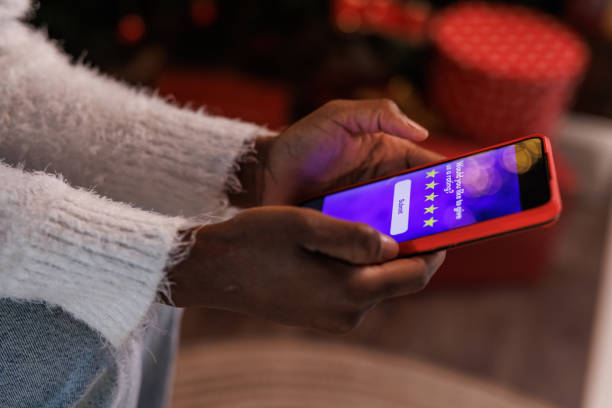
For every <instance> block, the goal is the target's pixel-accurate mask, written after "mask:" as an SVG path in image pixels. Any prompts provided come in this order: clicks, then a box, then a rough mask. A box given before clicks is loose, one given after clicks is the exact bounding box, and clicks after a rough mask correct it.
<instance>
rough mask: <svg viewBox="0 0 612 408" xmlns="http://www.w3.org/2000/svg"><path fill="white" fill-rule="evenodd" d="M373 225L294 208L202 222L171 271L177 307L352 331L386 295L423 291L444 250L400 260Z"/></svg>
mask: <svg viewBox="0 0 612 408" xmlns="http://www.w3.org/2000/svg"><path fill="white" fill-rule="evenodd" d="M397 253H398V245H397V243H396V242H395V241H394V240H393V239H391V238H389V237H387V236H385V235H383V234H380V233H379V232H378V231H376V230H375V229H373V228H371V227H369V226H367V225H365V224H359V223H352V222H347V221H342V220H338V219H335V218H331V217H328V216H326V215H323V214H322V213H320V212H318V211H314V210H311V209H306V208H298V207H288V206H279V207H276V206H266V207H260V208H255V209H250V210H245V211H243V212H241V213H240V214H238V215H237V216H235V217H234V218H232V219H230V220H228V221H225V222H221V223H218V224H212V225H207V226H204V227H201V228H200V229H199V230H198V231H197V234H196V243H195V245H194V247H193V249H192V251H191V254H190V257H189V258H188V259H187V260H186V261H184V262H182V263H181V264H179V265H178V266H177V267H176V268H174V269H173V270H172V271H170V276H169V278H170V280H171V281H172V282H173V286H172V293H171V295H172V300H173V302H174V304H175V305H176V306H181V307H184V306H206V307H214V308H222V309H228V310H233V311H236V312H242V313H247V314H251V315H257V316H260V317H263V318H266V319H270V320H274V321H276V322H279V323H285V324H290V325H297V326H303V327H313V328H319V329H324V330H327V331H331V332H346V331H348V330H350V329H352V328H353V327H355V326H356V325H357V324H358V323H359V321H360V320H361V319H362V318H363V316H364V314H365V313H366V312H367V311H368V310H370V309H371V308H372V307H373V306H375V305H376V304H377V303H378V302H380V301H381V300H383V299H385V298H388V297H391V296H399V295H403V294H407V293H412V292H416V291H418V290H420V289H422V288H423V287H424V286H425V285H426V284H427V282H428V280H429V278H430V277H431V276H432V274H433V273H434V271H435V270H436V269H437V268H438V267H439V266H440V264H441V263H442V261H443V260H444V253H436V254H433V255H426V256H420V257H413V258H406V259H396V260H393V259H394V258H395V257H396V256H397Z"/></svg>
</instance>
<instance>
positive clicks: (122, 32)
mask: <svg viewBox="0 0 612 408" xmlns="http://www.w3.org/2000/svg"><path fill="white" fill-rule="evenodd" d="M145 32H146V25H145V22H144V20H143V19H142V17H141V16H139V15H138V14H126V15H124V16H123V17H121V19H120V20H119V24H118V25H117V35H118V37H119V40H120V41H121V42H122V43H124V44H128V45H133V44H136V43H138V42H140V40H142V38H143V37H144V35H145Z"/></svg>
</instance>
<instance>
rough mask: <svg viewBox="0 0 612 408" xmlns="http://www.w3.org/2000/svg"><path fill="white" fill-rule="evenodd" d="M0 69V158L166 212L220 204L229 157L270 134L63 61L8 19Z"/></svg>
mask: <svg viewBox="0 0 612 408" xmlns="http://www.w3.org/2000/svg"><path fill="white" fill-rule="evenodd" d="M0 1H2V0H0ZM4 1H6V0H4ZM9 3H10V1H9ZM0 11H1V10H0ZM0 14H1V13H0ZM0 73H1V75H2V84H1V85H0V158H2V159H4V160H5V161H6V162H7V163H9V164H12V165H15V164H18V163H22V164H24V165H25V166H26V168H28V169H33V170H43V169H44V170H48V171H53V172H57V173H61V174H62V175H63V176H64V177H66V179H68V180H69V181H70V183H71V184H73V185H77V186H83V187H88V188H89V187H94V188H95V189H96V190H97V191H98V192H100V193H102V194H104V195H105V196H108V197H110V198H112V199H115V200H119V201H125V202H130V203H133V204H135V205H138V206H140V207H143V208H152V209H155V210H157V211H160V212H162V213H166V214H172V215H175V214H181V215H189V216H191V215H195V214H199V213H202V212H210V211H214V210H218V209H221V208H223V207H224V206H225V204H226V194H225V189H226V188H227V187H228V186H230V187H233V188H236V187H237V186H238V183H237V180H236V179H235V178H234V177H233V176H232V174H233V170H234V166H235V162H236V159H237V158H238V157H239V156H241V155H243V154H245V153H246V152H248V151H249V149H250V148H251V146H252V142H253V140H254V139H255V137H256V136H260V135H262V136H263V135H270V134H271V132H270V131H269V130H267V129H265V128H262V127H259V126H256V125H253V124H250V123H245V122H241V121H238V120H232V119H227V118H222V117H215V116H211V115H207V114H205V113H204V112H194V111H191V110H188V109H181V108H178V107H176V106H173V105H171V104H169V103H167V102H166V101H164V100H162V99H161V98H159V97H157V96H155V95H153V94H152V93H151V92H149V91H144V90H138V89H134V88H130V87H128V86H126V85H124V84H121V83H119V82H117V81H115V80H113V79H110V78H108V77H105V76H103V75H101V74H99V73H97V72H95V71H94V70H92V69H91V68H88V67H85V66H83V65H80V64H73V63H71V62H70V61H69V59H68V57H67V56H66V55H64V54H63V53H61V52H60V51H59V50H58V48H57V47H56V46H55V44H53V43H52V42H51V41H49V40H48V39H47V38H46V36H45V34H44V33H42V32H38V31H35V30H33V29H32V28H30V27H28V26H26V25H24V24H22V23H21V22H19V21H16V20H11V19H8V20H4V21H1V22H0Z"/></svg>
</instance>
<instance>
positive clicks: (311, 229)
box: [301, 210, 399, 265]
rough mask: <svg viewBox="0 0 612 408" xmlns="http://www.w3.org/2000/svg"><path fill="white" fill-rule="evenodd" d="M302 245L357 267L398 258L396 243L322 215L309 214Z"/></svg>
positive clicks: (368, 229)
mask: <svg viewBox="0 0 612 408" xmlns="http://www.w3.org/2000/svg"><path fill="white" fill-rule="evenodd" d="M305 215H306V217H307V218H306V219H305V221H306V222H304V226H303V229H302V231H301V245H302V247H303V248H305V249H306V250H308V251H311V252H320V253H323V254H325V255H328V256H331V257H333V258H338V259H341V260H343V261H346V262H349V263H352V264H354V265H368V264H376V263H381V262H384V261H388V260H390V259H393V258H395V257H397V254H398V253H399V246H398V244H397V242H395V240H394V239H393V238H391V237H389V236H387V235H384V234H382V233H380V232H378V231H377V230H376V229H374V228H372V227H370V226H369V225H366V224H362V223H357V222H350V221H344V220H340V219H337V218H333V217H329V216H327V215H324V214H321V213H319V212H318V211H314V210H311V211H307V212H305Z"/></svg>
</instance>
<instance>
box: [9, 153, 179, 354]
mask: <svg viewBox="0 0 612 408" xmlns="http://www.w3.org/2000/svg"><path fill="white" fill-rule="evenodd" d="M0 181H1V183H0V281H1V282H2V284H1V285H0V298H2V297H8V298H13V299H17V300H19V299H21V300H26V301H43V302H46V303H49V304H52V305H57V306H60V307H62V308H63V309H65V310H66V311H68V312H69V313H71V314H72V315H74V316H75V317H76V318H78V319H80V320H82V321H84V322H85V323H87V324H88V325H89V326H90V327H93V328H94V329H97V330H98V331H99V332H100V333H101V334H102V335H103V336H104V337H105V338H106V339H108V340H109V341H110V342H111V343H112V344H113V345H115V346H117V345H119V344H120V343H121V342H122V341H123V340H125V338H126V336H127V335H128V334H129V333H130V332H131V331H132V330H133V329H134V328H136V327H137V326H138V325H139V323H140V322H141V321H142V320H143V317H144V316H145V314H146V313H147V311H148V309H149V308H150V306H151V304H152V303H153V301H154V300H155V298H156V296H157V294H158V289H159V287H160V283H161V282H163V280H164V277H163V273H164V268H165V267H166V266H167V265H169V264H171V263H172V262H173V260H174V258H175V257H177V256H179V255H180V252H181V249H182V245H183V244H182V243H181V242H179V239H178V238H177V230H179V228H180V227H181V225H182V224H183V223H184V222H185V220H183V219H182V218H179V217H167V216H162V215H158V214H154V213H150V212H146V211H142V210H138V209H135V208H132V207H130V206H128V205H125V204H120V203H115V202H112V201H110V200H108V199H105V198H102V197H99V196H97V195H95V194H93V193H91V192H88V191H83V190H78V189H74V188H71V187H69V186H68V185H67V184H66V183H64V182H63V181H62V180H61V179H59V178H57V177H54V176H50V175H47V174H44V173H26V172H24V171H22V170H19V169H14V168H10V167H8V166H5V165H3V164H2V163H0Z"/></svg>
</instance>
